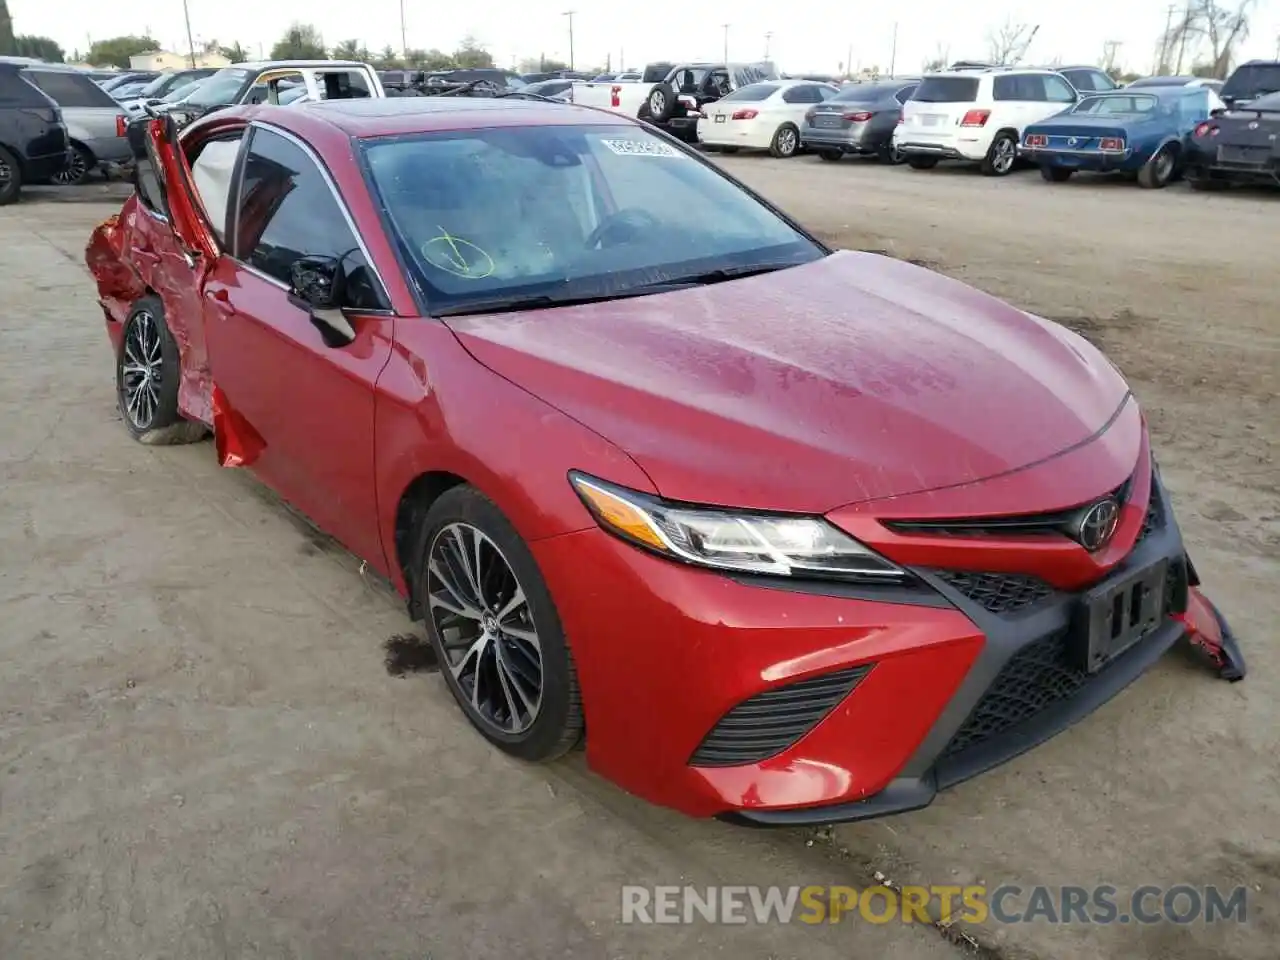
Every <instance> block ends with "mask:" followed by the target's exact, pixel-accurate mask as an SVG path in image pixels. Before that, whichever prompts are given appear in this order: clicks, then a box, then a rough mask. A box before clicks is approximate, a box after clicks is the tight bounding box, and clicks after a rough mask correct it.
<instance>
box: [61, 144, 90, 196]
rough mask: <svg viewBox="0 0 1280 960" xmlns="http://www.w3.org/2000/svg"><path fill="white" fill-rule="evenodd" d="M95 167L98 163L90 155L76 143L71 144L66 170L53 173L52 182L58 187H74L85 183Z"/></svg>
mask: <svg viewBox="0 0 1280 960" xmlns="http://www.w3.org/2000/svg"><path fill="white" fill-rule="evenodd" d="M97 165H98V161H97V160H95V159H94V157H93V154H92V153H90V152H89V151H88V150H86V149H85V148H84V147H82V146H80V144H78V143H76V144H73V145H72V147H71V157H70V160H69V162H68V164H67V169H65V170H63V171H62V172H60V173H55V174H54V175H53V182H54V183H56V184H57V185H58V186H60V187H75V186H79V185H80V184H82V183H87V182H88V180H89V176H90V174H92V173H93V170H94V168H95V167H96V166H97Z"/></svg>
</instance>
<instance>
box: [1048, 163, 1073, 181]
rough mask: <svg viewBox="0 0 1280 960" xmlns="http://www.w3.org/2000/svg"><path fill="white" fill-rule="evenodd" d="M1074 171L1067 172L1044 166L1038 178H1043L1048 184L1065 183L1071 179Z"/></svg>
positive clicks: (1062, 169)
mask: <svg viewBox="0 0 1280 960" xmlns="http://www.w3.org/2000/svg"><path fill="white" fill-rule="evenodd" d="M1073 173H1075V171H1074V170H1067V169H1065V168H1063V167H1051V166H1049V165H1047V164H1046V165H1045V166H1043V167H1041V168H1040V176H1042V177H1044V178H1045V179H1046V180H1048V181H1049V182H1050V183H1066V182H1067V181H1068V180H1070V179H1071V175H1072V174H1073Z"/></svg>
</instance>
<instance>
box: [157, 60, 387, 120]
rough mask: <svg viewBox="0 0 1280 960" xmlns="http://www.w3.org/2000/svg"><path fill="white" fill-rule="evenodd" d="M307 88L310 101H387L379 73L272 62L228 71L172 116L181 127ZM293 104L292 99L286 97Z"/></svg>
mask: <svg viewBox="0 0 1280 960" xmlns="http://www.w3.org/2000/svg"><path fill="white" fill-rule="evenodd" d="M298 87H302V88H303V89H304V90H305V91H306V93H305V94H292V96H293V97H305V98H306V99H307V100H340V99H348V98H352V97H385V96H386V92H385V91H384V90H383V89H382V81H381V80H379V79H378V74H377V71H375V70H374V69H373V67H371V66H369V64H367V63H359V62H357V61H346V60H268V61H266V62H263V63H237V64H236V65H235V66H232V67H224V68H223V69H221V70H219V71H218V72H217V73H215V74H214V75H213V76H211V77H209V78H208V79H206V80H203V81H201V83H200V85H199V86H198V87H196V89H195V90H194V91H193V92H192V93H191V95H190V96H188V97H186V98H185V99H183V100H182V101H180V102H179V103H176V104H174V105H173V107H172V108H170V109H169V110H168V111H167V112H169V113H171V114H173V115H174V116H175V118H176V119H178V121H179V123H180V124H182V123H189V122H190V121H192V120H194V119H196V118H197V117H202V116H204V115H205V114H208V113H212V112H214V111H215V110H221V109H222V108H223V107H230V106H235V105H236V104H241V103H280V101H281V94H282V93H284V92H285V91H286V90H292V89H296V88H298ZM286 102H288V98H286Z"/></svg>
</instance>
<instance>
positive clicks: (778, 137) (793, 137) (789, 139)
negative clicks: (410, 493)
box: [769, 123, 800, 159]
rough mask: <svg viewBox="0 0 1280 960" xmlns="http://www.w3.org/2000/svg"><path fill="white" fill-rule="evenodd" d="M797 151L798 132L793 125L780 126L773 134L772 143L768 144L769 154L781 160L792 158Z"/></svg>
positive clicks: (798, 143) (798, 145) (798, 144)
mask: <svg viewBox="0 0 1280 960" xmlns="http://www.w3.org/2000/svg"><path fill="white" fill-rule="evenodd" d="M799 149H800V131H799V130H797V129H796V126H795V124H793V123H784V124H783V125H782V126H780V127H779V128H778V129H777V130H776V131H775V132H774V134H773V142H772V143H770V144H769V152H770V153H771V154H773V155H774V156H775V157H780V158H782V159H786V158H787V157H794V156H795V155H796V152H797V151H798V150H799Z"/></svg>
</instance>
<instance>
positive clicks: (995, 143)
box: [980, 130, 1018, 177]
mask: <svg viewBox="0 0 1280 960" xmlns="http://www.w3.org/2000/svg"><path fill="white" fill-rule="evenodd" d="M1017 162H1018V140H1017V138H1016V137H1015V136H1014V135H1013V134H1012V133H1010V132H1009V131H1007V130H1002V131H1001V132H1000V133H997V134H996V137H995V139H994V140H992V141H991V146H990V147H988V148H987V155H986V156H985V157H983V158H982V163H981V164H980V169H981V170H982V175H983V176H985V177H1007V176H1008V175H1009V174H1011V173H1013V168H1014V167H1015V166H1016V165H1017Z"/></svg>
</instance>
